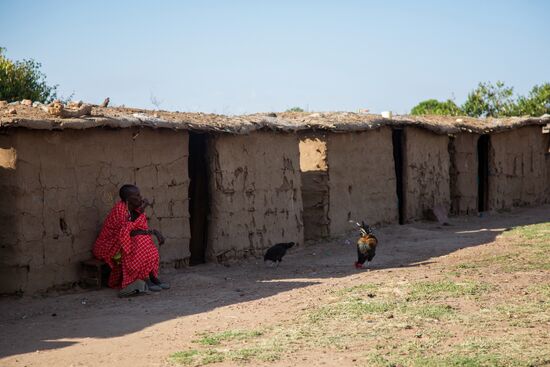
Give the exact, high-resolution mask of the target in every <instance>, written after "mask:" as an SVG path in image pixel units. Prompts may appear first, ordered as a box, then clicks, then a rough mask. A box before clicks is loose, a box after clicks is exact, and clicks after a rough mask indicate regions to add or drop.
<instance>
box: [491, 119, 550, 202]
mask: <svg viewBox="0 0 550 367" xmlns="http://www.w3.org/2000/svg"><path fill="white" fill-rule="evenodd" d="M549 139H550V137H549V135H548V134H542V131H541V128H540V126H528V127H522V128H519V129H515V130H511V131H507V132H502V133H498V134H491V138H490V151H489V157H490V158H489V159H490V161H489V208H490V209H492V210H500V209H510V208H512V207H515V206H536V205H541V204H543V203H547V202H549V201H550V198H549V197H548V185H549V184H550V182H548V173H547V169H548V165H547V157H546V156H545V155H546V153H547V151H548V140H549Z"/></svg>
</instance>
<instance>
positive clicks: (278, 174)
mask: <svg viewBox="0 0 550 367" xmlns="http://www.w3.org/2000/svg"><path fill="white" fill-rule="evenodd" d="M209 165H210V167H211V169H210V171H211V173H212V176H211V177H210V180H209V181H210V201H211V206H210V220H209V223H208V246H207V250H206V251H207V258H209V259H210V260H216V259H218V260H220V256H223V258H232V257H244V256H247V255H252V256H261V255H263V252H264V249H266V248H268V247H270V246H271V245H273V244H275V243H278V242H289V241H294V242H298V243H300V244H303V239H304V232H303V224H302V194H301V179H300V156H299V150H298V136H297V135H295V134H275V133H270V132H254V133H252V134H250V135H245V136H242V135H239V136H235V135H232V136H230V135H222V136H220V135H218V136H213V137H212V139H210V140H209Z"/></svg>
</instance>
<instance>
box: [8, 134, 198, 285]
mask: <svg viewBox="0 0 550 367" xmlns="http://www.w3.org/2000/svg"><path fill="white" fill-rule="evenodd" d="M8 135H9V136H10V138H11V147H12V149H13V150H15V152H16V160H15V168H14V169H11V170H9V172H10V177H9V180H7V181H4V180H2V186H3V187H2V203H5V202H6V201H10V204H9V205H10V207H9V208H3V210H4V213H3V215H5V214H6V213H5V212H6V211H8V212H9V215H10V218H11V220H12V221H13V223H12V226H11V228H7V229H6V228H3V229H4V230H7V235H6V236H4V237H3V238H2V247H3V248H2V250H3V251H2V252H3V253H2V259H1V263H0V273H1V276H2V279H4V281H3V282H2V287H1V289H0V292H1V293H10V292H14V291H19V290H23V291H29V292H32V291H35V290H43V289H47V288H49V287H52V286H55V285H60V284H64V283H68V282H74V281H76V280H78V268H79V261H81V260H85V259H88V258H91V256H92V255H91V249H92V245H93V243H94V241H95V239H96V237H97V234H98V232H99V230H100V228H101V225H102V222H103V220H104V218H105V216H106V215H107V213H108V211H109V210H110V209H111V207H112V206H113V204H114V203H115V202H116V201H117V200H118V189H119V187H120V186H121V185H122V184H124V183H136V184H137V185H138V186H139V187H140V188H141V190H142V193H143V195H144V196H145V197H148V198H149V199H150V200H151V201H152V202H153V203H154V207H153V208H149V209H147V215H148V217H149V224H150V226H151V227H152V228H158V229H160V230H161V231H162V232H163V234H164V235H165V236H166V244H165V245H164V246H163V247H162V248H161V260H163V261H171V260H176V259H179V258H183V257H187V256H188V238H189V229H188V223H189V218H188V209H187V189H188V177H187V154H188V150H187V133H175V132H171V131H167V130H164V131H160V130H150V129H143V130H141V131H138V130H131V129H121V130H102V129H93V130H87V131H76V130H64V131H57V132H52V131H37V130H24V129H14V130H10V131H9V133H8ZM3 149H6V148H3ZM4 155H5V154H4ZM5 160H6V159H4V161H5ZM10 164H11V163H10ZM3 165H4V166H6V163H4V164H3ZM3 171H4V172H8V171H6V170H5V169H3Z"/></svg>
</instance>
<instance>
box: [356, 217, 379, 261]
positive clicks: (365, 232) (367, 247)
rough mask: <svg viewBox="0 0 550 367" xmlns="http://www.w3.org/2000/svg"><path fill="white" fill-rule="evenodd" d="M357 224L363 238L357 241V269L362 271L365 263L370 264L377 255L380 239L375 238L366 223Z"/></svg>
mask: <svg viewBox="0 0 550 367" xmlns="http://www.w3.org/2000/svg"><path fill="white" fill-rule="evenodd" d="M361 223H362V224H359V223H356V224H357V226H358V227H359V231H360V232H361V237H359V239H358V240H357V261H356V262H355V268H357V269H362V268H363V264H364V263H365V261H368V262H370V261H371V260H372V259H373V258H374V255H375V254H376V245H378V239H377V238H376V237H375V236H374V233H373V232H372V229H371V227H370V226H369V225H368V224H365V222H361Z"/></svg>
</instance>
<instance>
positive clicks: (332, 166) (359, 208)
mask: <svg viewBox="0 0 550 367" xmlns="http://www.w3.org/2000/svg"><path fill="white" fill-rule="evenodd" d="M327 140H328V142H327V156H328V167H329V170H330V172H329V177H330V179H329V186H330V209H329V213H330V234H331V235H337V234H341V233H344V232H347V231H349V230H351V229H353V228H354V227H352V226H351V224H350V223H349V222H348V221H349V220H350V219H353V220H358V221H361V220H364V221H365V222H368V223H369V224H373V223H392V222H396V221H397V217H398V212H397V193H396V179H395V168H394V159H393V146H392V131H391V129H390V128H388V127H382V128H379V129H376V130H371V131H367V132H360V133H331V134H329V135H328V137H327Z"/></svg>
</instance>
